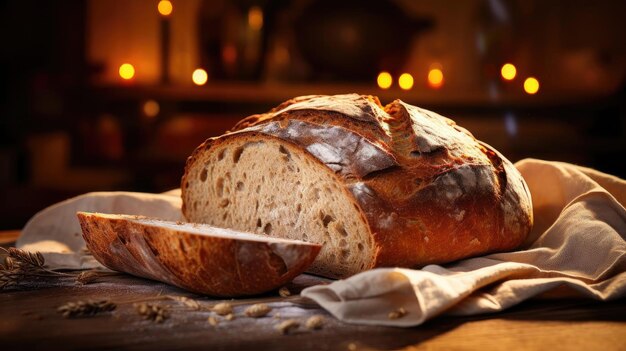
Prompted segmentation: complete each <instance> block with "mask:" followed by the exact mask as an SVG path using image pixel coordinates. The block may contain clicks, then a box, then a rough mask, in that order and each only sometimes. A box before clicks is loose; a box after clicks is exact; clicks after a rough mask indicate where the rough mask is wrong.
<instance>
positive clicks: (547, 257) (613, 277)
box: [17, 159, 626, 327]
mask: <svg viewBox="0 0 626 351" xmlns="http://www.w3.org/2000/svg"><path fill="white" fill-rule="evenodd" d="M516 167H517V168H518V169H519V171H520V172H521V173H522V176H523V177H524V179H525V180H526V182H527V184H528V187H529V189H530V192H531V195H532V198H533V207H534V210H533V212H534V219H535V225H534V227H533V230H532V232H531V233H530V235H529V236H528V238H527V240H526V241H525V242H524V244H523V245H522V246H521V247H520V248H519V249H518V250H516V251H512V252H504V253H496V254H491V255H486V256H484V257H476V258H470V259H465V260H461V261H458V262H455V263H452V264H448V265H444V266H441V265H429V266H426V267H423V268H422V269H420V270H415V269H400V268H379V269H374V270H370V271H367V272H363V273H360V274H357V275H355V276H352V277H350V278H348V279H345V280H338V281H335V282H333V283H331V284H329V285H318V286H313V287H309V288H307V289H305V290H304V291H303V292H302V295H303V296H306V297H308V298H311V299H313V300H315V301H316V302H317V303H319V304H320V305H321V306H322V307H324V308H325V309H326V310H328V311H329V312H330V313H331V314H333V315H334V316H336V317H337V318H339V319H340V320H343V321H346V322H350V323H358V324H370V325H389V326H401V327H409V326H416V325H419V324H421V323H424V322H425V321H427V320H428V319H430V318H433V317H435V316H437V315H440V314H442V313H447V314H453V315H473V314H480V313H491V312H497V311H501V310H503V309H506V308H508V307H511V306H513V305H516V304H518V303H520V302H522V301H524V300H527V299H529V298H533V297H537V296H541V297H545V298H560V297H588V298H593V299H598V300H612V299H617V298H620V297H624V296H626V210H625V209H624V207H625V206H626V181H624V180H622V179H619V178H617V177H614V176H611V175H607V174H604V173H601V172H598V171H596V170H593V169H589V168H584V167H579V166H575V165H571V164H566V163H560V162H548V161H541V160H534V159H527V160H523V161H520V162H518V163H517V164H516ZM180 205H181V200H180V191H179V190H173V191H171V192H168V193H165V194H143V193H128V192H114V193H90V194H85V195H82V196H79V197H77V198H73V199H70V200H67V201H65V202H62V203H59V204H57V205H54V206H52V207H49V208H47V209H45V210H43V211H41V212H40V213H38V214H37V215H35V216H34V217H33V218H32V219H31V220H30V221H29V222H28V223H27V225H26V226H25V227H24V230H23V232H22V236H21V237H20V240H19V241H18V243H17V246H18V247H20V248H24V249H27V250H33V251H34V250H36V251H41V252H43V253H44V256H45V257H46V262H48V264H49V265H50V266H51V268H73V269H81V268H91V267H94V266H97V265H98V263H97V262H95V261H94V260H93V259H92V258H91V256H89V255H86V254H85V252H84V248H85V243H84V241H83V240H82V236H81V235H80V234H79V233H80V226H79V224H78V221H77V219H76V216H75V212H76V211H93V212H105V213H127V214H141V215H146V216H152V217H158V218H163V219H168V220H179V219H181V218H182V215H181V213H180ZM400 308H403V309H405V310H406V311H407V312H408V313H407V314H406V315H404V316H402V317H401V318H396V319H390V318H389V313H390V312H392V311H396V310H399V309H400Z"/></svg>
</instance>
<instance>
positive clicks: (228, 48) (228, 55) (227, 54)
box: [222, 44, 237, 65]
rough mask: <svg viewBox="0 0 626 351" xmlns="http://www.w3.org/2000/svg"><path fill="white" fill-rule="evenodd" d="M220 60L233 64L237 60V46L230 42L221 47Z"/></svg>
mask: <svg viewBox="0 0 626 351" xmlns="http://www.w3.org/2000/svg"><path fill="white" fill-rule="evenodd" d="M222 60H223V61H224V63H225V64H226V65H233V64H235V62H236V61H237V48H235V46H234V45H232V44H227V45H225V46H224V47H222Z"/></svg>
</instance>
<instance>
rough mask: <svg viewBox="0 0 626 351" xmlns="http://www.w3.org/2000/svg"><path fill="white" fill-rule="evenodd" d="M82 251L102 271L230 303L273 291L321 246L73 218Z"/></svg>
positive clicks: (199, 227)
mask: <svg viewBox="0 0 626 351" xmlns="http://www.w3.org/2000/svg"><path fill="white" fill-rule="evenodd" d="M77 216H78V219H79V221H80V225H81V227H82V230H83V237H84V238H85V242H86V243H87V248H88V249H89V250H90V251H91V253H92V254H93V255H94V257H95V258H96V259H97V260H98V261H99V262H100V263H102V264H103V265H105V266H106V267H108V268H110V269H113V270H117V271H121V272H126V273H130V274H133V275H136V276H140V277H144V278H149V279H154V280H159V281H162V282H165V283H169V284H172V285H176V286H178V287H181V288H183V289H187V290H190V291H193V292H196V293H200V294H206V295H212V296H222V297H234V296H244V295H254V294H259V293H263V292H266V291H270V290H272V289H276V288H278V287H280V286H282V285H284V284H286V283H287V282H289V281H290V280H292V279H293V278H294V277H296V276H297V275H298V274H300V273H302V272H303V271H304V270H305V269H306V268H307V267H308V266H309V265H310V264H311V263H312V262H313V260H314V259H315V257H316V256H317V254H318V252H319V251H320V248H321V245H318V244H314V243H308V242H303V241H298V240H286V239H280V238H272V237H267V236H262V235H257V234H252V233H244V232H240V231H235V230H230V229H223V228H216V227H213V226H210V225H206V224H195V223H193V224H192V223H181V222H171V221H164V220H158V219H151V218H147V217H142V216H133V215H118V214H101V213H88V212H78V213H77Z"/></svg>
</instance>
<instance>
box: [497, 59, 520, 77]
mask: <svg viewBox="0 0 626 351" xmlns="http://www.w3.org/2000/svg"><path fill="white" fill-rule="evenodd" d="M500 74H501V75H502V78H504V79H506V80H513V79H514V78H515V76H516V75H517V69H516V68H515V66H514V65H513V64H512V63H505V64H504V65H503V66H502V68H501V69H500Z"/></svg>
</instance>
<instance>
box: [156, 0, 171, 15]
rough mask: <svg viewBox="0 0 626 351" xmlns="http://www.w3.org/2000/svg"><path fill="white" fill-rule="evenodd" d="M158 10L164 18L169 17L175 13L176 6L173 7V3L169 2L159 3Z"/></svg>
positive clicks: (162, 0) (162, 1)
mask: <svg viewBox="0 0 626 351" xmlns="http://www.w3.org/2000/svg"><path fill="white" fill-rule="evenodd" d="M157 8H158V9H159V13H160V14H161V15H163V16H169V15H171V14H172V11H174V6H173V5H172V2H171V1H168V0H161V1H159V5H158V6H157Z"/></svg>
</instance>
